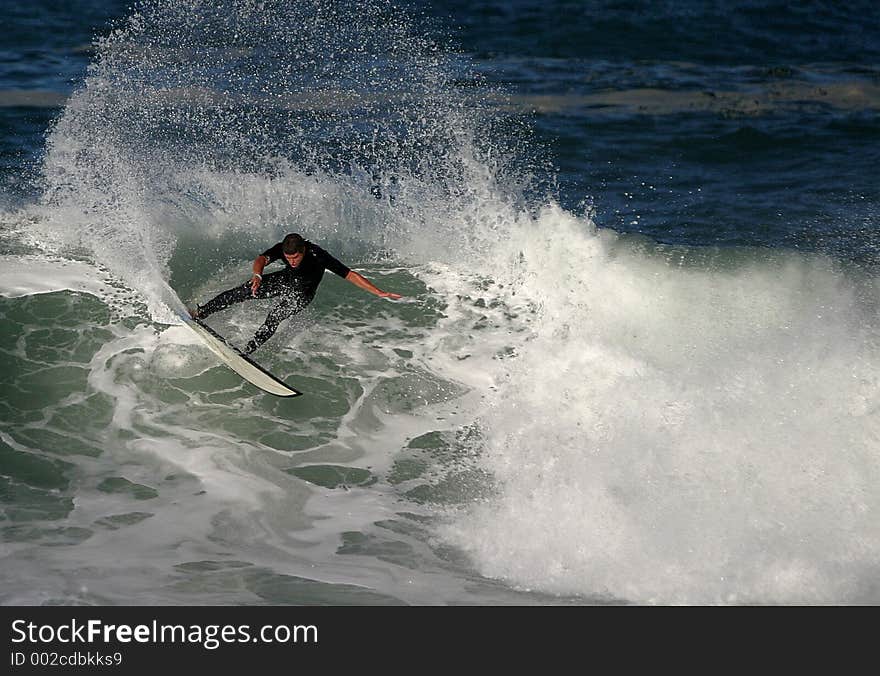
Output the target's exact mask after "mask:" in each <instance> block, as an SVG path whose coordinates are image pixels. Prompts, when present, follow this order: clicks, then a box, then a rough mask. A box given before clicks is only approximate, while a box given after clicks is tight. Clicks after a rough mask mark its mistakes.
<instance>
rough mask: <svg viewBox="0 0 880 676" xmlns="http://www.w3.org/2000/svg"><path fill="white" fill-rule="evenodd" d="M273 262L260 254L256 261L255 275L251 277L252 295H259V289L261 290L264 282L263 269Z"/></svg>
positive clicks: (254, 266)
mask: <svg viewBox="0 0 880 676" xmlns="http://www.w3.org/2000/svg"><path fill="white" fill-rule="evenodd" d="M269 263H271V260H270V258H269V257H268V256H266V255H265V254H260V255H259V256H257V257H256V258H255V259H254V265H253V268H252V269H253V272H254V274H253V275H252V276H251V295H252V296H256V295H257V289H259V288H260V283H261V282H262V281H263V268H265V267H266V266H267V265H268V264H269Z"/></svg>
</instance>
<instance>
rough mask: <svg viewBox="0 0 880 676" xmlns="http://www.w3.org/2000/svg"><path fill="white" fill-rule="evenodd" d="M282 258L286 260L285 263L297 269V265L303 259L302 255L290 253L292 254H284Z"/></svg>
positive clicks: (303, 255)
mask: <svg viewBox="0 0 880 676" xmlns="http://www.w3.org/2000/svg"><path fill="white" fill-rule="evenodd" d="M284 257H285V258H286V259H287V262H288V263H290V264H291V265H292V266H293V267H295V268H296V267H299V264H300V263H302V260H303V258H304V257H305V254H304V253H292V254H284Z"/></svg>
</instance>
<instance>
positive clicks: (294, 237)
mask: <svg viewBox="0 0 880 676" xmlns="http://www.w3.org/2000/svg"><path fill="white" fill-rule="evenodd" d="M281 248H282V249H283V250H284V253H286V254H296V253H305V252H306V241H305V240H304V239H303V238H302V235H298V234H296V233H295V232H292V233H290V234H289V235H288V236H287V237H285V238H284V241H283V242H282V243H281Z"/></svg>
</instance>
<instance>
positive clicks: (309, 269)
mask: <svg viewBox="0 0 880 676" xmlns="http://www.w3.org/2000/svg"><path fill="white" fill-rule="evenodd" d="M277 260H281V261H283V263H284V269H283V270H279V271H277V272H271V273H269V274H267V275H265V276H263V269H264V268H265V267H266V266H267V265H269V264H270V263H273V262H274V261H277ZM324 270H330V271H331V272H333V273H336V274H337V275H339V276H340V277H342V278H343V279H345V280H347V281H349V282H351V283H352V284H354V285H355V286H357V287H360V288H361V289H364V290H365V291H369V292H370V293H372V294H375V295H377V296H379V297H380V298H390V299H392V300H397V299H398V298H400V294H397V293H389V292H387V291H382V290H381V289H379V288H378V287H377V286H375V285H374V284H373V283H372V282H370V281H369V280H368V279H367V278H366V277H364V276H363V275H359V274H358V273H357V272H355V271H354V270H351V269H350V268H349V267H348V266H346V265H345V264H343V263H340V262H339V261H338V260H336V259H335V258H334V257H333V256H331V255H330V254H329V253H327V252H326V251H324V249H322V248H321V247H319V246H318V245H317V244H313V243H312V242H309V241H307V240H305V239H303V238H302V236H301V235H298V234H296V233H291V234H289V235H287V236H286V237H285V238H284V239H283V240H282V241H280V242H278V243H277V244H276V245H275V246H273V247H271V248H269V249H266V251H264V252H263V253H261V254H260V255H259V256H257V258H256V259H255V260H254V265H253V272H254V274H253V276H252V277H251V279H250V281H249V282H245V283H244V284H242V285H241V286H236V287H233V288H232V289H229V290H228V291H224V292H223V293H221V294H219V295H218V296H216V297H215V298H212V299H211V300H209V301H208V302H207V303H205V304H204V305H197V306H196V309H195V310H194V311H193V310H191V311H190V315H192V318H193V319H205V318H206V317H208V316H209V315H212V314H214V313H215V312H219V311H220V310H225V309H226V308H228V307H229V306H230V305H234V304H235V303H241V302H242V301H245V300H248V299H249V298H259V299H264V298H280V299H281V300H280V301H279V302H278V303H277V304H276V305H275V306H274V307H273V308H272V309H271V310H270V311H269V315H268V316H267V317H266V321H265V322H263V325H262V326H261V327H260V328H259V329H257V332H256V334H254V337H253V338H252V339H251V340H250V341H249V342H248V344H247V345H246V346H245V348H244V350H243V352H244V353H245V354H250V353H251V352H253V351H254V350H256V349H257V348H258V347H259V346H260V345H262V344H263V343H265V342H266V341H267V340H269V338H271V337H272V335H273V334H274V333H275V331H276V330H277V329H278V326H279V325H280V324H281V322H283V321H284V320H285V319H287V318H288V317H292V316H293V315H295V314H296V313H298V312H300V311H301V310H303V309H304V308H305V307H306V306H307V305H308V304H309V303H311V302H312V300H313V299H314V297H315V292H316V291H317V290H318V285H319V284H320V283H321V279H322V278H323V276H324Z"/></svg>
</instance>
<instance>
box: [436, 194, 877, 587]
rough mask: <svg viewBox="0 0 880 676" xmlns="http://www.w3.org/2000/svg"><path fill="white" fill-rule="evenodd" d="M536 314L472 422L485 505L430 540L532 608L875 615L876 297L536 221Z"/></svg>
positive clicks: (566, 221) (780, 264)
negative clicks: (490, 478)
mask: <svg viewBox="0 0 880 676" xmlns="http://www.w3.org/2000/svg"><path fill="white" fill-rule="evenodd" d="M535 226H536V227H535V228H534V229H533V230H531V231H529V232H527V233H526V232H524V233H523V236H524V238H526V239H527V241H528V246H525V247H523V257H522V259H521V260H522V265H523V277H524V279H525V283H524V284H523V286H522V287H521V289H520V292H521V293H524V294H527V295H528V296H529V297H530V298H531V299H532V300H533V301H534V303H535V304H537V305H539V306H540V308H541V309H540V312H539V315H538V319H537V321H534V322H532V324H531V328H532V332H533V333H532V335H531V336H530V339H529V340H526V341H523V342H521V343H520V344H519V345H518V346H517V352H518V357H517V358H516V359H513V360H510V361H508V362H507V364H508V370H507V371H506V373H504V374H500V375H499V376H498V382H499V393H498V395H497V396H496V397H495V398H494V399H493V401H492V403H491V404H490V406H489V408H488V412H487V414H486V415H485V416H484V418H483V420H482V427H483V431H484V433H485V436H486V439H487V441H486V445H485V456H484V463H485V467H486V468H487V469H488V470H489V471H490V472H491V473H492V475H494V476H495V477H496V478H497V479H498V481H499V486H500V488H499V491H498V493H497V495H496V496H495V497H494V498H492V499H490V500H487V501H485V502H483V503H480V504H478V505H476V506H474V507H473V508H472V509H470V510H468V511H467V513H465V514H462V515H460V516H458V517H457V518H456V519H455V520H454V523H453V524H452V525H451V526H449V527H448V528H447V529H446V530H445V531H444V532H445V534H446V536H447V537H449V538H451V539H452V540H453V541H454V542H456V543H458V544H459V545H460V546H462V547H463V548H465V549H466V550H467V551H469V552H470V553H471V555H472V556H473V558H474V560H475V562H476V564H477V565H478V567H479V569H480V570H481V571H482V572H483V573H485V574H487V575H489V576H493V577H502V578H506V579H508V580H510V581H512V582H513V583H515V584H517V585H521V586H525V587H528V588H532V589H540V590H544V591H552V592H556V593H579V594H585V595H588V596H596V595H598V596H606V597H611V598H618V599H624V600H629V601H636V602H661V603H678V602H684V603H694V602H708V603H716V602H722V603H727V602H730V603H736V602H745V603H751V602H794V603H797V602H807V603H814V602H818V603H837V602H865V601H866V600H867V599H869V598H874V599H875V600H876V586H875V585H874V582H873V580H875V579H876V574H877V567H876V561H877V559H878V555H880V527H878V523H880V518H878V517H880V496H878V493H877V491H876V485H877V480H878V478H880V455H878V453H877V442H876V440H877V438H878V432H880V394H878V384H880V371H878V368H877V364H878V359H877V357H878V354H877V345H876V338H872V336H876V330H877V324H876V319H875V318H874V314H873V310H872V308H873V307H874V305H875V303H872V302H870V301H869V300H868V299H870V298H873V297H876V296H875V294H876V288H874V287H875V286H876V285H875V284H874V286H873V287H872V283H871V282H870V281H869V280H862V281H861V282H859V281H858V280H854V279H852V278H850V277H847V276H845V275H844V274H842V273H841V272H840V271H839V270H837V269H835V268H834V267H833V266H832V265H831V264H830V263H829V262H827V261H823V260H805V259H802V258H799V257H796V256H793V255H786V254H778V255H775V256H770V255H766V256H764V257H763V259H762V258H760V257H759V258H756V259H752V260H751V262H745V261H746V260H747V259H745V258H744V259H743V260H742V261H739V262H736V261H734V260H729V261H727V262H725V261H723V260H721V258H720V254H718V253H716V254H715V258H717V259H718V260H715V261H713V260H712V258H713V256H712V255H709V256H706V258H707V260H705V261H702V262H700V261H696V262H695V261H690V260H688V258H695V257H696V256H698V254H697V253H696V252H690V253H688V252H686V251H669V252H667V253H666V254H665V255H657V253H658V252H653V253H652V252H649V251H648V250H647V249H645V250H642V249H640V247H638V246H633V245H631V244H627V243H624V242H621V241H617V240H616V238H615V237H613V236H609V235H608V233H606V234H605V235H603V236H599V235H597V234H595V233H593V232H591V227H590V224H589V223H584V222H580V221H577V220H575V219H574V218H572V217H570V216H568V215H567V214H564V213H562V212H560V211H558V210H549V211H547V212H545V213H544V214H543V216H542V217H541V218H540V219H539V220H538V222H536V223H535Z"/></svg>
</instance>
